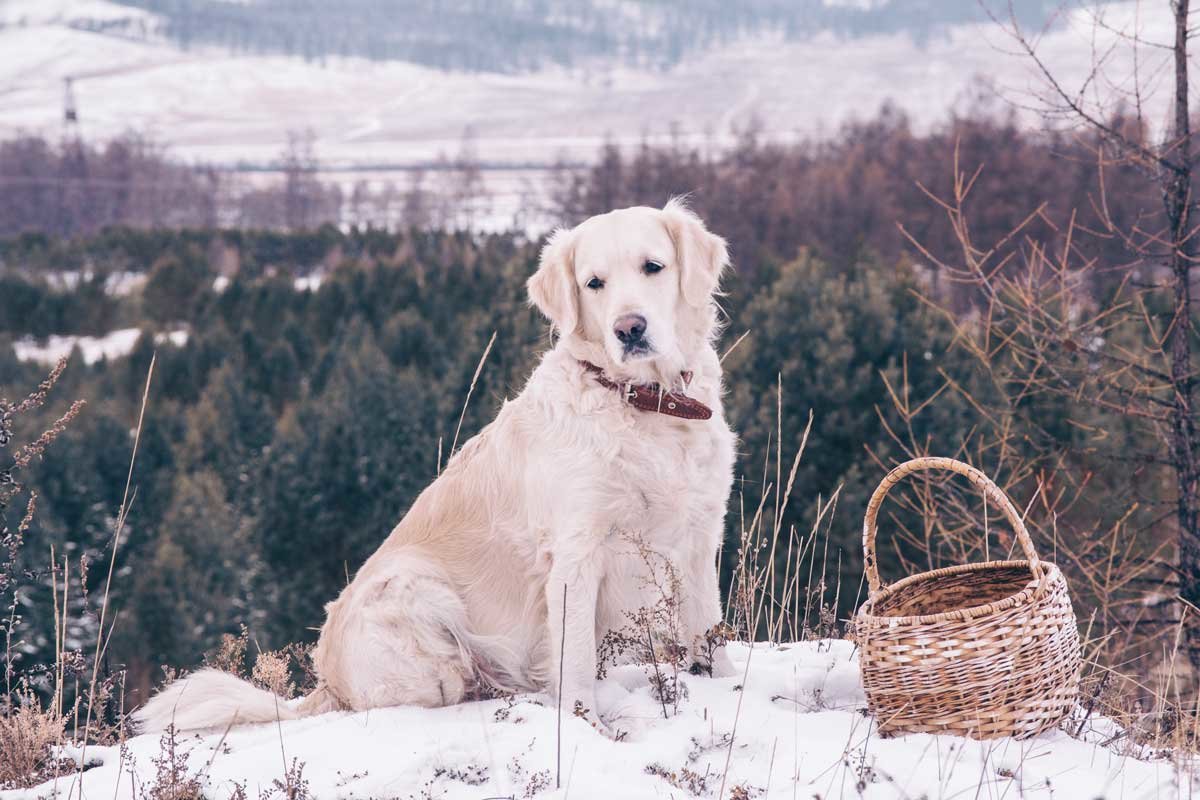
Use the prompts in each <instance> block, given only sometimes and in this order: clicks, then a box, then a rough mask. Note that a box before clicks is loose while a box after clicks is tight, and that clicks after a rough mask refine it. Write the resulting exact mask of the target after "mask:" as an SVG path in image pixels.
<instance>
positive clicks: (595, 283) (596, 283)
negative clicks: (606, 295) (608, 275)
mask: <svg viewBox="0 0 1200 800" xmlns="http://www.w3.org/2000/svg"><path fill="white" fill-rule="evenodd" d="M587 287H588V288H589V289H603V288H604V281H602V280H600V279H599V278H597V277H594V276H593V277H592V279H591V280H590V281H588V282H587Z"/></svg>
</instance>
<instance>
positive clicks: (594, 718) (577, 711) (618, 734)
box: [571, 700, 625, 742]
mask: <svg viewBox="0 0 1200 800" xmlns="http://www.w3.org/2000/svg"><path fill="white" fill-rule="evenodd" d="M571 713H572V714H573V715H574V716H576V717H578V718H579V719H581V720H583V721H584V722H586V723H587V724H588V725H591V726H592V727H593V728H595V729H596V731H597V732H598V733H599V734H600V735H601V736H604V737H605V738H607V739H612V740H613V741H614V742H619V741H621V740H622V739H624V738H625V732H624V731H619V730H617V729H616V728H614V727H612V726H611V725H609V724H608V723H607V722H605V721H604V720H602V719H601V718H600V715H599V714H597V713H596V712H595V711H594V710H593V709H591V708H588V707H587V706H585V705H584V704H583V701H582V700H576V701H575V707H574V708H573V709H572V710H571Z"/></svg>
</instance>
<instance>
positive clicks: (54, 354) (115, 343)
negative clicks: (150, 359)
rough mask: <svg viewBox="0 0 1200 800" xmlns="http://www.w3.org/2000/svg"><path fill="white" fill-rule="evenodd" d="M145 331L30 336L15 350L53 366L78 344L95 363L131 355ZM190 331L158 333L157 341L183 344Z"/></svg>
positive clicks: (19, 356) (23, 357) (25, 358)
mask: <svg viewBox="0 0 1200 800" xmlns="http://www.w3.org/2000/svg"><path fill="white" fill-rule="evenodd" d="M141 333H142V332H141V331H140V330H139V329H137V328H122V329H120V330H116V331H112V332H110V333H106V334H104V335H103V336H73V335H72V336H59V335H57V334H56V335H52V336H48V337H46V341H44V342H41V343H39V342H38V341H37V340H35V339H33V338H31V337H26V338H23V339H18V340H17V341H15V342H13V352H14V353H15V354H16V356H17V360H18V361H33V362H35V363H37V364H47V365H50V366H53V365H54V364H57V363H58V362H59V360H60V359H62V358H63V357H64V356H68V355H70V354H71V351H72V350H74V349H75V348H76V347H78V348H79V353H80V355H81V356H82V357H83V363H85V364H95V363H96V362H97V361H99V360H100V359H104V358H107V359H114V358H121V357H122V356H127V355H129V354H130V353H132V352H133V348H134V347H135V346H136V345H137V341H138V337H139V336H141ZM187 338H188V334H187V331H184V330H176V331H170V332H168V333H159V334H155V336H154V342H155V344H159V345H162V344H171V345H173V346H175V347H183V346H184V345H185V344H187Z"/></svg>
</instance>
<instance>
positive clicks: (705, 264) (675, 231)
mask: <svg viewBox="0 0 1200 800" xmlns="http://www.w3.org/2000/svg"><path fill="white" fill-rule="evenodd" d="M662 213H663V219H664V221H665V223H666V226H667V232H668V233H669V234H671V240H672V241H673V242H675V256H676V258H677V260H678V261H679V270H680V276H679V285H680V289H682V290H683V298H684V299H685V300H687V302H688V305H691V306H695V307H696V308H702V307H703V306H704V305H706V304H707V303H708V301H709V298H711V297H712V295H713V292H715V291H716V290H717V287H718V285H719V284H720V282H721V273H722V272H724V271H725V268H726V267H728V266H729V250H728V248H726V246H725V240H724V239H722V238H721V237H720V236H717V235H716V234H713V233H709V232H708V229H707V228H705V227H704V222H703V221H702V220H701V219H700V218H699V217H698V216H696V215H695V214H693V213H692V211H691V210H690V209H689V208H688V207H687V205H685V204H684V202H683V200H681V199H680V198H678V197H672V198H671V199H670V200H668V201H667V204H666V205H665V206H663V210H662Z"/></svg>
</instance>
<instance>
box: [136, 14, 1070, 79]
mask: <svg viewBox="0 0 1200 800" xmlns="http://www.w3.org/2000/svg"><path fill="white" fill-rule="evenodd" d="M986 1H987V2H990V3H992V4H993V5H996V6H998V7H1000V8H1002V9H1003V13H1005V14H1007V12H1008V4H1007V2H1000V0H986ZM117 2H120V3H121V4H123V5H126V6H133V7H137V8H140V9H144V10H147V11H151V12H154V13H155V14H157V15H159V16H160V18H161V20H162V29H161V31H160V33H162V34H165V35H166V36H167V37H168V38H170V39H171V40H172V41H174V42H176V43H177V44H178V45H180V46H181V47H183V48H189V47H191V46H193V45H201V44H203V45H217V46H220V47H223V48H226V49H228V50H230V51H231V52H235V53H255V54H262V53H281V54H286V55H291V56H299V57H302V58H304V59H307V60H310V61H312V60H317V61H319V60H321V59H323V58H326V57H330V56H359V57H364V58H368V59H372V60H378V61H408V62H413V63H417V64H422V65H426V66H431V67H436V68H439V69H448V70H467V71H484V72H502V73H513V72H524V71H528V70H535V69H538V68H541V67H545V66H548V65H560V66H568V67H569V66H579V65H584V64H588V63H592V62H597V61H602V62H607V63H614V62H615V63H621V64H625V65H628V66H635V67H639V68H650V69H665V68H667V67H670V66H673V65H675V64H677V63H678V62H679V61H680V60H681V59H683V58H684V57H685V56H686V55H688V54H689V53H693V52H696V51H703V50H706V49H708V48H710V47H712V46H714V45H716V44H721V43H725V42H728V41H731V40H735V39H738V38H740V37H742V36H745V35H750V34H754V35H758V34H763V33H768V34H769V33H774V34H776V35H779V36H781V37H783V38H785V39H789V40H796V39H802V38H805V37H808V36H811V35H814V34H816V33H819V32H833V33H834V34H837V35H840V36H845V37H858V36H864V35H869V34H880V33H907V34H909V35H911V36H912V37H913V38H914V39H916V40H917V41H925V40H927V39H928V38H929V37H931V36H935V35H937V34H938V33H939V32H940V31H941V30H943V29H945V28H947V27H949V26H952V25H956V24H961V23H963V22H971V21H976V20H979V19H981V18H982V17H983V11H982V10H981V8H980V7H979V5H978V4H977V2H975V0H736V2H735V1H734V0H617V1H616V2H613V0H248V1H247V0H240V1H238V0H117ZM1056 5H1057V3H1056V2H1054V0H1013V7H1014V9H1015V11H1016V13H1017V15H1018V17H1019V18H1020V19H1021V20H1022V21H1023V22H1024V23H1027V24H1035V25H1037V24H1041V23H1042V22H1043V21H1044V20H1045V18H1046V17H1047V15H1048V13H1049V12H1050V10H1051V9H1052V8H1053V7H1055V6H1056Z"/></svg>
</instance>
